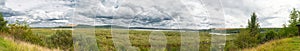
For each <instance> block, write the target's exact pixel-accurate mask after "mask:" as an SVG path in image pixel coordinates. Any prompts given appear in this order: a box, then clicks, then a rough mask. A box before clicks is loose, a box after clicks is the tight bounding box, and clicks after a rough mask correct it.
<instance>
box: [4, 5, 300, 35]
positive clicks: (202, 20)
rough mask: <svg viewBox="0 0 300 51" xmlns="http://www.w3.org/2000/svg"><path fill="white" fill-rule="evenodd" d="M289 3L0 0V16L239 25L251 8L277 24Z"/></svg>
mask: <svg viewBox="0 0 300 51" xmlns="http://www.w3.org/2000/svg"><path fill="white" fill-rule="evenodd" d="M293 8H296V9H300V0H0V11H1V12H3V13H4V15H5V19H7V20H9V21H10V23H13V22H14V21H15V20H20V21H26V22H29V23H30V24H31V26H33V27H52V26H64V25H67V24H85V25H120V26H134V27H157V28H187V29H207V28H213V27H227V28H239V27H246V24H247V20H248V19H249V18H250V15H251V13H253V12H256V13H257V15H258V19H259V22H260V25H261V27H281V26H282V25H283V24H285V23H287V21H288V16H289V13H290V11H291V10H292V9H293Z"/></svg>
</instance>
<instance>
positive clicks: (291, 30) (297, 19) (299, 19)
mask: <svg viewBox="0 0 300 51" xmlns="http://www.w3.org/2000/svg"><path fill="white" fill-rule="evenodd" d="M289 23H290V24H288V25H287V26H285V25H284V28H283V30H282V32H280V33H282V34H283V33H284V34H286V35H283V36H286V37H293V36H297V35H298V34H297V33H298V27H297V26H296V25H297V24H298V23H300V12H299V11H298V10H296V9H295V8H294V9H293V11H291V14H290V20H289Z"/></svg>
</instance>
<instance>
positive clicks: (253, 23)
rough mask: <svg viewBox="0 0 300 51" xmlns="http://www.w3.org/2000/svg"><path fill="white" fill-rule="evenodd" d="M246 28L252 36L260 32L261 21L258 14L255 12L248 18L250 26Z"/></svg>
mask: <svg viewBox="0 0 300 51" xmlns="http://www.w3.org/2000/svg"><path fill="white" fill-rule="evenodd" d="M246 29H247V30H249V32H250V34H251V36H256V34H258V33H259V32H260V31H259V23H258V21H257V15H256V14H255V13H253V14H252V15H251V19H250V20H248V26H247V28H246Z"/></svg>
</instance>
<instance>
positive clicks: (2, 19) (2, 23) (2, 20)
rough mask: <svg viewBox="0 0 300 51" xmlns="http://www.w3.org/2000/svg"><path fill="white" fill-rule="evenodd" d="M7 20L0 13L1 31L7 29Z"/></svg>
mask: <svg viewBox="0 0 300 51" xmlns="http://www.w3.org/2000/svg"><path fill="white" fill-rule="evenodd" d="M6 24H7V21H5V20H4V18H3V15H2V13H0V32H5V31H7V26H6Z"/></svg>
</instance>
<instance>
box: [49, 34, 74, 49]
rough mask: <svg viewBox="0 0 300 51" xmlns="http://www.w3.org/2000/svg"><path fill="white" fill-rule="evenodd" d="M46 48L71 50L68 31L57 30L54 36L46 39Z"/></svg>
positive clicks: (71, 42)
mask: <svg viewBox="0 0 300 51" xmlns="http://www.w3.org/2000/svg"><path fill="white" fill-rule="evenodd" d="M48 40H49V41H48V43H47V44H48V47H55V48H57V47H59V48H61V49H64V50H72V49H71V48H72V47H73V39H72V32H71V31H68V30H57V31H56V33H55V34H53V35H51V36H50V37H48Z"/></svg>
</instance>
